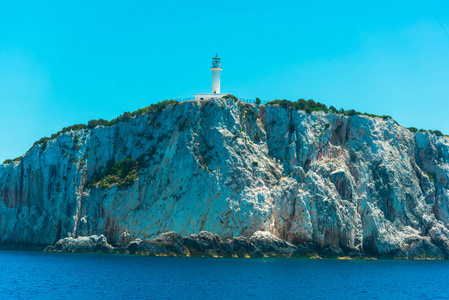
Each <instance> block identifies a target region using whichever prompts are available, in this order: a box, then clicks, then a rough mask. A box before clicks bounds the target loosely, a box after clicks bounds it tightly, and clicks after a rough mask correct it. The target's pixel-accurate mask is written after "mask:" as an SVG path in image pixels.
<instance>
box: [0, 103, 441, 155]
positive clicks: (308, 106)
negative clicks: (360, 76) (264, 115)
mask: <svg viewBox="0 0 449 300" xmlns="http://www.w3.org/2000/svg"><path fill="white" fill-rule="evenodd" d="M223 98H224V99H233V100H236V101H239V99H238V98H237V97H235V96H233V95H231V94H229V95H226V96H223ZM260 103H261V101H260V99H259V98H257V99H256V104H257V105H259V104H260ZM171 104H172V105H176V104H178V101H176V100H173V99H171V100H164V101H162V102H159V103H156V104H151V105H149V106H146V107H143V108H140V109H138V110H136V111H133V112H125V113H123V114H122V115H120V116H119V117H117V118H115V119H112V120H111V121H107V120H104V119H98V120H90V121H89V122H88V123H87V124H75V125H72V126H68V127H64V128H63V129H62V130H60V131H58V132H57V133H54V134H52V135H51V136H50V137H43V138H41V139H40V140H38V141H36V142H34V144H33V146H32V147H31V148H30V150H31V149H32V148H33V147H35V146H37V145H40V144H43V147H42V148H43V149H45V148H46V146H47V143H48V141H50V140H52V139H55V138H57V137H58V136H59V135H60V134H62V133H64V132H68V131H78V130H85V129H93V128H95V127H97V126H112V125H114V124H116V123H120V122H123V121H127V120H129V119H131V118H133V117H135V116H137V115H143V114H153V115H155V116H157V115H159V114H160V113H161V112H162V111H164V109H165V108H166V107H167V106H169V105H171ZM266 105H279V106H281V107H283V108H289V109H294V110H303V111H305V112H307V113H312V112H314V111H324V112H326V113H329V112H330V113H333V114H338V115H344V116H356V115H363V116H368V117H375V118H382V119H392V118H391V116H388V115H383V116H379V115H374V114H369V113H362V112H359V111H356V110H354V109H350V110H344V109H343V108H341V109H340V110H337V109H336V108H335V107H334V106H330V107H329V108H328V107H327V106H326V105H325V104H322V103H320V102H315V101H314V100H312V99H309V100H307V101H306V100H304V99H299V100H298V101H289V100H286V99H283V100H280V99H276V100H273V101H269V102H267V104H266ZM249 112H251V111H249ZM395 123H396V124H398V123H397V122H396V121H395ZM398 125H399V124H398ZM407 129H408V130H410V131H411V132H413V133H414V132H425V131H426V130H424V129H419V130H418V129H417V128H415V127H409V128H407ZM428 131H429V132H430V133H431V134H435V135H436V136H444V134H443V133H442V132H441V131H439V130H428ZM28 151H29V150H28ZM20 159H21V157H17V158H14V159H7V160H5V161H4V162H3V164H9V163H12V162H14V161H20Z"/></svg>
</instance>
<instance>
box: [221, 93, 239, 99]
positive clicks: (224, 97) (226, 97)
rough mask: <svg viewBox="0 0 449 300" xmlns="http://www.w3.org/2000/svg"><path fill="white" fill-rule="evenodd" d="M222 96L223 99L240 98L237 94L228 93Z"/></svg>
mask: <svg viewBox="0 0 449 300" xmlns="http://www.w3.org/2000/svg"><path fill="white" fill-rule="evenodd" d="M222 98H223V99H232V100H239V98H237V97H236V96H234V95H231V94H227V95H225V96H223V97H222Z"/></svg>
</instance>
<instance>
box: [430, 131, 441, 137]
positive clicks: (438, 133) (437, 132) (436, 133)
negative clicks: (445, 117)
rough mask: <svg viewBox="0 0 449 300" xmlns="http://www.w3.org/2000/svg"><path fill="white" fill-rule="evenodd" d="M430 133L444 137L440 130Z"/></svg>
mask: <svg viewBox="0 0 449 300" xmlns="http://www.w3.org/2000/svg"><path fill="white" fill-rule="evenodd" d="M429 132H430V133H432V134H434V135H436V136H444V134H443V133H442V132H441V131H439V130H429Z"/></svg>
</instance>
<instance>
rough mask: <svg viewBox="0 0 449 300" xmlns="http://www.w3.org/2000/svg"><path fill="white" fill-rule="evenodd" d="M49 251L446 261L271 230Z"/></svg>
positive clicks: (428, 253) (426, 252)
mask: <svg viewBox="0 0 449 300" xmlns="http://www.w3.org/2000/svg"><path fill="white" fill-rule="evenodd" d="M44 251H48V252H80V253H88V252H95V253H112V254H133V255H142V256H171V257H229V258H264V257H279V258H326V259H377V258H385V259H432V260H442V259H445V256H444V254H443V252H442V251H441V250H440V249H439V248H438V247H437V246H435V245H433V244H432V243H430V242H429V241H427V240H425V239H423V240H421V241H420V242H417V243H415V244H413V245H412V246H410V247H409V248H408V249H407V250H404V251H403V252H400V253H398V254H396V255H394V256H388V257H387V256H385V257H369V256H367V255H364V254H363V253H360V252H351V253H344V251H343V250H342V249H341V248H340V247H337V246H332V247H326V248H322V249H311V248H309V247H307V246H306V245H301V244H299V245H294V244H292V243H290V242H288V241H284V240H282V239H279V238H277V237H275V236H274V235H272V234H271V233H270V232H268V231H256V232H255V233H254V234H253V235H252V236H251V237H243V236H238V237H234V238H232V239H223V240H222V239H220V237H219V236H218V235H216V234H213V233H211V232H207V231H201V232H200V233H198V234H191V235H189V236H185V237H181V236H180V235H179V234H177V233H176V232H173V231H171V232H166V233H162V234H160V235H159V236H157V237H156V238H154V239H143V240H142V239H140V238H137V239H135V240H133V241H131V242H130V243H129V244H128V245H127V246H126V247H113V246H111V245H110V244H109V243H108V242H107V239H106V237H105V236H104V235H101V236H97V235H93V236H88V237H84V236H82V237H77V238H71V237H69V238H64V239H60V240H59V241H57V242H56V243H55V245H52V246H48V247H46V248H45V250H44Z"/></svg>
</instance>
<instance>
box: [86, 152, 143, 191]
mask: <svg viewBox="0 0 449 300" xmlns="http://www.w3.org/2000/svg"><path fill="white" fill-rule="evenodd" d="M143 163H144V158H142V157H139V158H138V159H137V160H133V159H131V158H125V159H124V160H121V161H119V162H114V161H113V160H110V161H108V162H107V164H106V168H105V170H104V171H103V172H99V173H96V174H94V175H93V176H92V178H91V180H90V182H89V183H88V184H86V185H87V186H88V187H91V186H97V187H100V188H102V189H109V188H111V187H113V186H114V185H117V186H118V188H120V189H123V188H126V187H128V186H130V185H131V184H132V183H133V182H134V181H135V180H136V179H137V177H138V176H139V173H138V170H139V168H140V166H141V165H142V164H143Z"/></svg>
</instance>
